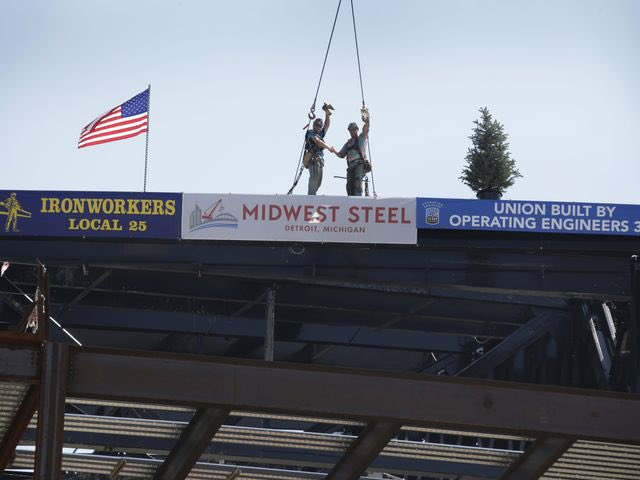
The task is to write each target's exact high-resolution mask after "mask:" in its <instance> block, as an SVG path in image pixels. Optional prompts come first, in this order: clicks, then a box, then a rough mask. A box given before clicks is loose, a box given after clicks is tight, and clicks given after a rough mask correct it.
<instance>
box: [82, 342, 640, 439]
mask: <svg viewBox="0 0 640 480" xmlns="http://www.w3.org/2000/svg"><path fill="white" fill-rule="evenodd" d="M71 357H72V366H73V376H72V378H71V380H70V384H69V394H70V395H74V396H77V397H81V398H109V399H122V400H127V401H133V402H146V403H161V404H170V405H200V406H209V407H222V408H234V409H245V410H249V411H270V412H288V413H291V414H295V415H303V416H304V415H311V416H321V417H331V418H334V417H335V418H342V419H354V420H361V421H364V422H367V423H369V422H371V421H376V420H378V421H389V422H394V423H401V424H403V425H426V426H451V427H456V428H461V429H471V430H474V429H477V430H478V431H486V430H488V431H493V432H496V433H501V432H504V433H512V434H518V435H525V436H526V435H542V434H549V435H551V436H553V435H558V436H576V437H578V436H579V437H581V438H586V439H593V440H598V439H600V440H609V441H620V442H632V443H640V397H638V396H637V395H631V394H625V393H613V392H594V391H588V390H579V389H568V388H560V387H542V386H536V385H521V384H511V383H507V382H491V381H486V380H485V381H479V380H476V379H466V378H452V377H434V376H424V375H417V374H388V373H377V372H376V373H372V372H370V371H363V370H352V369H337V368H334V369H330V368H324V367H318V366H303V365H291V364H278V363H274V362H262V361H250V360H240V359H233V360H232V359H221V358H210V357H193V356H186V355H184V356H183V355H163V354H158V353H157V352H128V351H117V350H107V349H89V348H82V347H72V349H71ZM212 384H214V385H216V388H211V385H212ZM363 399H366V401H363Z"/></svg>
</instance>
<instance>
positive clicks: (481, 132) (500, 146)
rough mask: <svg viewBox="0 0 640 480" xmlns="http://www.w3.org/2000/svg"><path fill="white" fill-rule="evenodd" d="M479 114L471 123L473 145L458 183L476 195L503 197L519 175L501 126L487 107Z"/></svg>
mask: <svg viewBox="0 0 640 480" xmlns="http://www.w3.org/2000/svg"><path fill="white" fill-rule="evenodd" d="M479 111H480V114H481V118H480V119H477V120H474V122H473V123H474V125H475V127H474V128H473V133H472V134H471V136H469V139H470V140H471V143H472V146H471V147H470V148H469V149H468V151H467V155H466V157H465V158H466V165H465V167H464V168H463V169H462V175H461V176H460V180H462V182H463V183H464V184H465V185H467V186H469V188H471V190H473V191H474V192H476V193H478V192H482V191H488V190H490V191H495V192H498V193H499V194H500V195H502V194H503V193H504V191H505V190H506V189H507V188H508V187H510V186H512V185H513V184H514V183H515V179H516V178H518V177H522V175H520V172H519V171H518V169H517V168H516V162H515V160H514V159H513V158H511V154H510V153H509V143H507V138H508V135H507V134H506V133H504V126H503V125H502V124H501V123H500V122H498V121H497V120H494V119H493V117H492V116H491V113H490V112H489V109H488V108H486V107H483V108H481V109H480V110H479Z"/></svg>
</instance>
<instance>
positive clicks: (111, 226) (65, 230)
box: [0, 190, 181, 239]
mask: <svg viewBox="0 0 640 480" xmlns="http://www.w3.org/2000/svg"><path fill="white" fill-rule="evenodd" d="M180 200H181V196H180V194H178V193H125V192H46V191H44V192H34V191H20V190H0V215H1V216H4V217H5V218H4V226H2V225H1V224H0V235H4V236H55V237H120V238H167V239H177V238H179V237H180V212H181V203H180ZM1 221H2V219H1V217H0V222H1ZM3 227H4V228H3Z"/></svg>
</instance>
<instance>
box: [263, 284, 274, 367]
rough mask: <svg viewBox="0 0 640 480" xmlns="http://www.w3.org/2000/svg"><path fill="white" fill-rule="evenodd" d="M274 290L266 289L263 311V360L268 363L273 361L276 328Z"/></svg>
mask: <svg viewBox="0 0 640 480" xmlns="http://www.w3.org/2000/svg"><path fill="white" fill-rule="evenodd" d="M275 309H276V289H275V288H273V287H271V288H269V289H267V304H266V310H265V317H266V327H265V335H264V359H265V360H266V361H268V362H272V361H273V350H274V341H275V340H274V339H275V327H276V316H275Z"/></svg>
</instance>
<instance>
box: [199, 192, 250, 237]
mask: <svg viewBox="0 0 640 480" xmlns="http://www.w3.org/2000/svg"><path fill="white" fill-rule="evenodd" d="M205 228H238V218H237V217H236V216H234V215H232V214H230V213H227V212H225V211H224V206H223V205H222V199H221V198H219V199H218V200H216V201H215V202H214V203H213V205H211V206H210V207H209V208H207V209H206V210H204V211H203V210H202V209H201V208H200V206H199V205H198V204H197V203H196V206H195V208H194V209H193V210H192V211H191V214H190V215H189V231H190V232H195V231H198V230H203V229H205Z"/></svg>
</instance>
